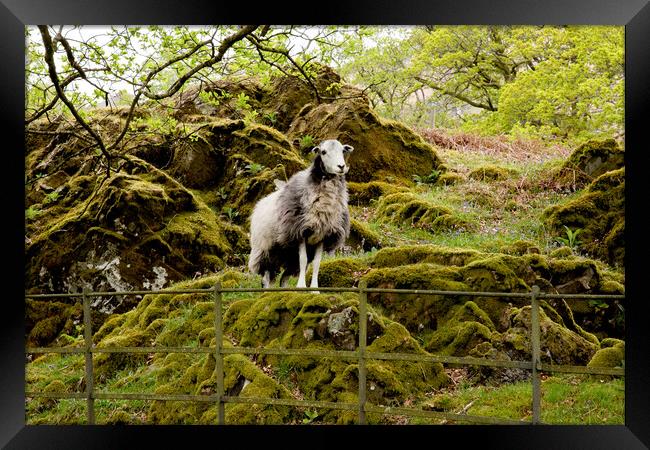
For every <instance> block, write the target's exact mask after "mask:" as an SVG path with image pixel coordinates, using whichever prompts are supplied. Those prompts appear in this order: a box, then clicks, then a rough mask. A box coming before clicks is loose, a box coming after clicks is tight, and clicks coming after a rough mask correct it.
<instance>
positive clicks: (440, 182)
mask: <svg viewBox="0 0 650 450" xmlns="http://www.w3.org/2000/svg"><path fill="white" fill-rule="evenodd" d="M463 181H465V177H463V176H462V175H461V174H459V173H455V172H447V173H443V174H442V175H440V176H439V177H438V179H437V180H436V183H435V185H436V186H452V185H454V184H459V183H462V182H463Z"/></svg>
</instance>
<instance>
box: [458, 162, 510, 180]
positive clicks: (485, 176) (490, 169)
mask: <svg viewBox="0 0 650 450" xmlns="http://www.w3.org/2000/svg"><path fill="white" fill-rule="evenodd" d="M514 174H516V172H515V171H513V170H508V169H505V168H503V167H497V166H490V165H488V166H481V167H477V168H476V169H474V170H472V171H471V172H470V173H469V175H468V178H470V179H472V180H477V181H502V180H507V179H508V178H511V177H512V176H513V175H514Z"/></svg>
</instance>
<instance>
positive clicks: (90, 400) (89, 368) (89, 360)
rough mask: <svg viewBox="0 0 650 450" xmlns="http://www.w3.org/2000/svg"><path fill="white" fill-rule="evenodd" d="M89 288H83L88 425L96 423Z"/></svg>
mask: <svg viewBox="0 0 650 450" xmlns="http://www.w3.org/2000/svg"><path fill="white" fill-rule="evenodd" d="M87 293H88V289H87V288H84V290H83V307H84V343H85V347H86V351H85V356H86V413H87V418H88V425H94V424H95V399H94V397H93V395H94V394H93V388H94V380H93V353H92V345H93V331H92V322H91V318H90V298H88V295H87Z"/></svg>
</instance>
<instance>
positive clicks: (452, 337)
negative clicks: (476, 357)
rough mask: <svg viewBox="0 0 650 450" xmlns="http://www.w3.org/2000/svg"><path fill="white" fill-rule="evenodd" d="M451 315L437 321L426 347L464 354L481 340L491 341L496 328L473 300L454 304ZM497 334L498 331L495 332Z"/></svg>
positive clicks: (436, 351)
mask: <svg viewBox="0 0 650 450" xmlns="http://www.w3.org/2000/svg"><path fill="white" fill-rule="evenodd" d="M447 315H451V317H450V318H449V319H447V320H445V321H444V323H439V325H438V328H437V329H436V330H435V332H434V333H433V334H432V335H431V337H430V338H429V340H428V342H427V345H426V349H427V350H428V351H430V352H432V353H436V354H438V353H439V354H443V355H454V356H466V355H468V354H469V352H470V351H471V350H472V349H474V348H475V347H477V346H478V345H479V344H481V343H483V342H491V341H492V339H493V333H494V332H495V330H496V328H495V325H494V323H493V322H492V320H491V319H490V317H489V316H488V315H487V313H486V312H485V311H483V310H482V309H481V308H479V306H478V305H477V304H476V303H475V302H473V301H467V302H466V303H465V304H463V305H460V306H454V307H453V308H451V311H450V312H449V313H448V314H447ZM497 335H498V333H497Z"/></svg>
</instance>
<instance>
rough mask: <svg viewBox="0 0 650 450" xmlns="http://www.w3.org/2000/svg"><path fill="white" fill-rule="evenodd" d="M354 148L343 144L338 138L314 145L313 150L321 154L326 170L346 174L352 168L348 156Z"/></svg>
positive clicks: (336, 173)
mask: <svg viewBox="0 0 650 450" xmlns="http://www.w3.org/2000/svg"><path fill="white" fill-rule="evenodd" d="M352 150H354V147H352V146H351V145H343V144H341V143H340V142H339V141H337V140H336V139H329V140H327V141H323V142H321V143H320V145H319V146H318V147H314V148H313V149H312V151H313V152H314V153H315V154H317V155H320V157H321V160H322V161H323V166H324V167H325V171H326V172H327V173H330V174H332V175H344V174H346V173H348V170H350V166H349V165H348V162H347V158H348V155H349V154H350V153H351V152H352Z"/></svg>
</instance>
